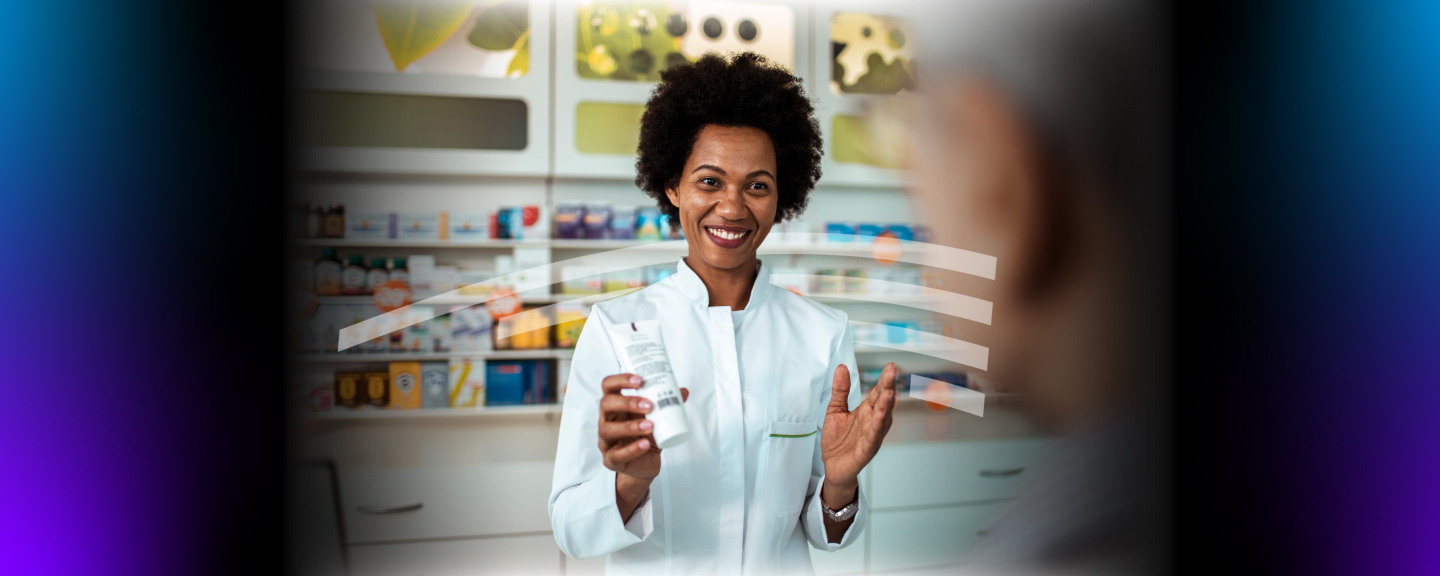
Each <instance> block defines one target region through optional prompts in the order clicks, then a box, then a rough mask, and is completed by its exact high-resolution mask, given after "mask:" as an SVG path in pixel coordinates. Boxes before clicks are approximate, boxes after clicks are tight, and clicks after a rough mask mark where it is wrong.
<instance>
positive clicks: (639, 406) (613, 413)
mask: <svg viewBox="0 0 1440 576" xmlns="http://www.w3.org/2000/svg"><path fill="white" fill-rule="evenodd" d="M653 408H654V406H652V405H651V403H650V401H649V400H646V399H644V398H641V397H639V396H621V395H619V394H606V395H605V396H604V397H603V398H601V399H600V415H601V416H604V417H605V419H608V420H628V419H630V418H632V417H633V416H632V415H635V414H639V415H645V414H649V413H650V410H651V409H653Z"/></svg>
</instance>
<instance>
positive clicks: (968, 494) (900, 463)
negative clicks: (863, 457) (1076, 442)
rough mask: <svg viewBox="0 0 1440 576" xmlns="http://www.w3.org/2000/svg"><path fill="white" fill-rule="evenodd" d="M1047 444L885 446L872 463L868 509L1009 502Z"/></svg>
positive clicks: (1040, 441)
mask: <svg viewBox="0 0 1440 576" xmlns="http://www.w3.org/2000/svg"><path fill="white" fill-rule="evenodd" d="M1049 443H1050V440H1047V439H1043V438H1042V439H1027V440H997V441H990V442H935V443H929V442H926V443H914V444H890V445H886V446H885V447H884V448H882V449H881V450H880V453H879V454H877V455H876V456H875V460H873V461H871V463H870V466H869V470H870V477H871V482H873V488H874V489H873V491H872V492H870V494H871V498H870V506H871V508H877V509H883V508H895V507H901V506H932V505H936V504H954V503H958V502H972V501H978V500H994V499H997V498H1009V497H1011V496H1014V495H1015V489H1016V487H1017V486H1018V485H1019V483H1020V481H1021V480H1022V479H1024V478H1025V476H1026V470H1028V469H1029V467H1030V466H1031V465H1032V464H1034V463H1035V461H1036V460H1037V459H1038V458H1039V456H1040V455H1041V453H1042V452H1043V451H1044V449H1045V447H1046V446H1048V445H1049Z"/></svg>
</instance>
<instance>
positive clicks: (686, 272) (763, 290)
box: [674, 258, 770, 310]
mask: <svg viewBox="0 0 1440 576" xmlns="http://www.w3.org/2000/svg"><path fill="white" fill-rule="evenodd" d="M756 264H757V265H758V266H759V268H760V273H759V274H756V275H755V285H754V286H752V287H751V288H750V302H748V303H747V304H745V309H746V310H751V309H753V308H755V307H756V306H759V305H760V303H761V302H764V301H765V297H766V296H767V295H769V293H770V269H768V268H766V267H765V263H764V262H761V261H759V260H756ZM674 278H675V288H676V289H677V290H679V291H680V293H681V294H684V295H685V297H686V298H689V299H691V300H694V301H696V302H699V303H700V305H701V306H706V307H708V306H710V290H709V289H707V288H705V282H704V281H703V280H701V279H700V276H699V275H697V274H695V271H694V270H691V269H690V266H688V265H686V264H685V259H684V258H681V259H680V262H679V263H678V264H677V265H676V267H675V276H674Z"/></svg>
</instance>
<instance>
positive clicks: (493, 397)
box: [485, 362, 525, 406]
mask: <svg viewBox="0 0 1440 576" xmlns="http://www.w3.org/2000/svg"><path fill="white" fill-rule="evenodd" d="M524 400H525V366H524V365H523V364H522V363H520V362H489V363H486V365H485V405H486V406H518V405H520V404H523V403H524Z"/></svg>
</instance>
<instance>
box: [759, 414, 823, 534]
mask: <svg viewBox="0 0 1440 576" xmlns="http://www.w3.org/2000/svg"><path fill="white" fill-rule="evenodd" d="M819 432H820V429H819V428H818V426H817V425H816V422H815V421H814V420H811V421H809V422H771V423H770V432H769V436H768V437H766V438H765V442H766V443H767V444H768V445H769V455H768V458H769V461H768V462H767V463H766V465H767V467H768V468H767V470H769V471H768V472H767V474H768V475H769V478H767V479H766V480H767V481H766V484H767V486H766V488H767V490H768V492H769V504H770V509H771V510H774V511H775V514H776V515H778V516H794V515H796V514H799V513H800V509H801V508H803V507H804V506H805V492H806V491H807V490H809V487H810V468H811V464H812V463H813V462H814V460H815V442H816V441H817V439H818V438H820V434H819Z"/></svg>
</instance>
